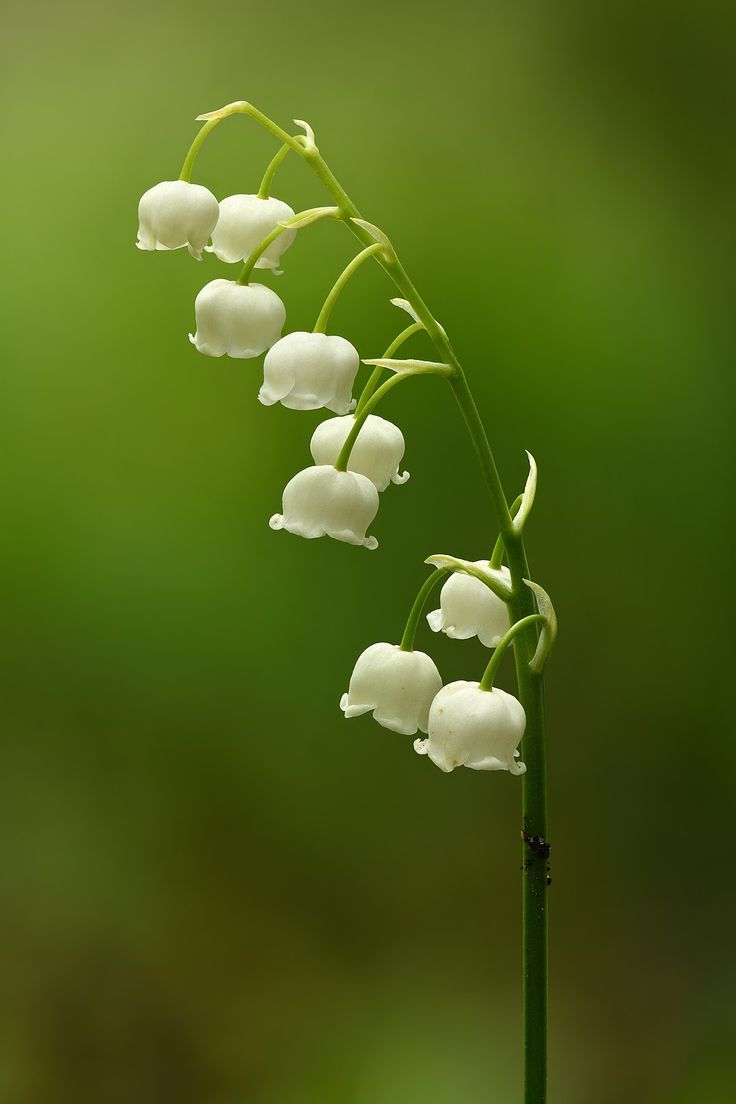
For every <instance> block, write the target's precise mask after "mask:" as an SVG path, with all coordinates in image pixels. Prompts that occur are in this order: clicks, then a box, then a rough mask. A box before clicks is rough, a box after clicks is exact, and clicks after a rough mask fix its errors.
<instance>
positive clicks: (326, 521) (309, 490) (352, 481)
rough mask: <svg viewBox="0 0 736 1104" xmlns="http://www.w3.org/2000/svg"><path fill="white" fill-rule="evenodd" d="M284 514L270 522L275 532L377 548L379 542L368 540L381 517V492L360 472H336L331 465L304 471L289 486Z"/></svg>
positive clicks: (287, 486) (285, 494)
mask: <svg viewBox="0 0 736 1104" xmlns="http://www.w3.org/2000/svg"><path fill="white" fill-rule="evenodd" d="M283 510H284V512H283V514H274V515H273V517H272V518H271V520H270V521H269V525H270V526H271V528H272V529H286V530H288V532H290V533H296V535H297V536H299V537H306V538H307V539H310V540H311V539H313V538H315V537H325V536H327V537H333V538H334V539H335V540H339V541H344V542H345V543H346V544H357V545H362V546H363V547H364V548H370V549H373V548H378V541H377V540H376V538H375V537H368V536H366V530H367V528H368V526H369V525H370V523H371V522H372V521H373V519H374V517H375V516H376V514H377V513H378V491H377V490H376V488H375V487H374V485H373V484H372V483H371V481H370V479H366V477H365V476H364V475H358V473H357V472H349V471H345V472H342V471H337V469H336V468H333V466H332V465H331V464H320V465H317V466H315V467H313V468H305V469H304V471H300V472H298V473H297V474H296V475H295V476H294V477H293V479H291V480H289V482H288V483H287V484H286V487H285V488H284V497H283Z"/></svg>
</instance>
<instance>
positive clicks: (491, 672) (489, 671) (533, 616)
mask: <svg viewBox="0 0 736 1104" xmlns="http://www.w3.org/2000/svg"><path fill="white" fill-rule="evenodd" d="M543 622H544V617H543V616H542V614H541V613H530V614H529V615H528V616H527V617H522V619H521V621H517V622H516V624H515V625H512V626H511V628H510V629H509V631H508V632H507V633H506V634H505V635H504V636H502V637H501V639H500V640H499V642H498V644H497V645H496V647H495V648H494V651H493V655H492V656H491V658H490V660H489V663H488V666H487V667H486V669H485V673H484V675H483V678H482V679H481V680H480V688H481V690H492V689H493V680H494V678H495V676H496V671H497V670H498V668H499V666H500V665H501V660H502V659H503V654H504V652H505V651H506V649H507V648H508V646H509V644H510V643H511V642H512V640H513V639H514V637H515V636H518V635H519V633H520V632H523V631H524V630H525V629H526V628H527V627H528V626H530V625H539V624H542V623H543Z"/></svg>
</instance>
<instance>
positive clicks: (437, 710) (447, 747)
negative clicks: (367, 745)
mask: <svg viewBox="0 0 736 1104" xmlns="http://www.w3.org/2000/svg"><path fill="white" fill-rule="evenodd" d="M525 727H526V714H525V713H524V707H523V706H522V704H521V702H520V701H518V699H517V698H515V697H514V696H513V694H507V693H506V691H505V690H497V689H496V688H495V687H494V689H493V690H481V688H480V684H479V683H477V682H451V683H449V684H448V685H447V686H445V687H443V689H442V690H440V692H439V693H438V694H437V697H436V698H435V699H434V701H433V702H432V707H431V709H430V711H429V725H428V737H427V739H426V740H415V741H414V750H415V751H416V752H418V754H419V755H428V756H429V758H430V759H431V760H432V762H433V763H434V764H435V765H436V766H438V767H439V768H440V770H443V771H445V772H446V773H449V772H450V771H452V770H454V769H455V767H469V768H470V769H471V770H487V771H492V770H507V771H509V772H510V773H511V774H523V773H524V771H525V770H526V766H525V764H524V763H520V762H519V759H518V755H519V752H518V751H517V748H518V746H519V744H520V743H521V738H522V736H523V735H524V729H525Z"/></svg>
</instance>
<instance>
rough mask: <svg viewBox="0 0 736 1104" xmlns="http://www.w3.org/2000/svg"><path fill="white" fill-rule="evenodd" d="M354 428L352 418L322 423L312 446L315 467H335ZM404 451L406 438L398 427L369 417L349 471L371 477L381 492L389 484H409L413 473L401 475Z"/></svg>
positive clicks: (357, 439)
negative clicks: (408, 480) (322, 465)
mask: <svg viewBox="0 0 736 1104" xmlns="http://www.w3.org/2000/svg"><path fill="white" fill-rule="evenodd" d="M354 425H355V418H354V417H353V415H352V414H347V415H346V416H345V417H343V418H328V419H327V421H325V422H321V423H320V424H319V425H318V426H317V428H316V429H315V431H314V433H313V435H312V441H311V444H310V446H309V447H310V449H311V452H312V456H313V457H314V462H315V464H334V463H335V461H336V460H337V458H338V456H339V455H340V450H341V449H342V446H343V445H344V444H345V440H346V438H347V436H348V434H349V433H350V430H351V429H352V428H353V426H354ZM404 448H405V444H404V435H403V433H402V432H401V430H400V429H399V427H398V426H395V425H394V424H393V422H387V421H386V419H385V418H379V417H378V416H377V415H376V414H369V415H368V417H367V418H366V419H365V421H364V422H363V424H362V425H361V427H360V431H359V433H358V436H357V437H356V439H355V444H354V445H353V447H352V449H351V452H350V460H349V461H348V470H349V471H355V472H359V473H360V474H361V475H365V476H367V477H368V479H370V480H371V482H372V483H375V485H376V490H378V491H385V490H386V487H388V485H389V483H406V481H407V479H408V478H409V473H408V472H403V473H402V474H401V475H400V474H399V464H400V463H401V459H402V457H403V455H404Z"/></svg>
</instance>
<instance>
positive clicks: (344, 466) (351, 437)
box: [335, 372, 416, 471]
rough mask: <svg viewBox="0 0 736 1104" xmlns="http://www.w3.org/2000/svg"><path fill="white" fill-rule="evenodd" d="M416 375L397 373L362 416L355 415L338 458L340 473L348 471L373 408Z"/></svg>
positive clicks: (368, 403)
mask: <svg viewBox="0 0 736 1104" xmlns="http://www.w3.org/2000/svg"><path fill="white" fill-rule="evenodd" d="M415 374H416V373H414V372H406V373H404V372H397V373H396V375H394V376H391V379H387V380H386V382H385V383H384V384H382V385H381V386H380V387H379V388H378V390H377V391H376V393H375V395H373V396H372V397H371V398H370V399H369V400H368V402H367V403H365V405H364V406H363V409H362V410H361V412H360V414H356V415H354V421H353V424H352V426H351V427H350V432H349V433H348V435H347V437H346V438H345V443H344V444H343V446H342V448H341V449H340V454H339V456H338V457H337V460H336V461H335V467H336V468H337V470H338V471H347V470H348V464H349V462H350V453H351V452H352V451H353V445H354V444H355V442H356V440H357V438H358V434H359V433H360V430H361V427H362V425H363V423H364V422H365V420H366V418H367V417H368V415H369V414H370V412H371V410H373V408H374V407H375V406H378V404H379V402H380V401H381V399H382V398H383V397H384V395H387V394H388V393H389V391H390V390H391V388H392V387H396V385H397V384H398V383H401V381H402V380H405V379H409V377H410V376H411V375H415Z"/></svg>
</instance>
